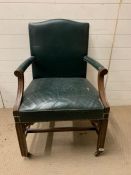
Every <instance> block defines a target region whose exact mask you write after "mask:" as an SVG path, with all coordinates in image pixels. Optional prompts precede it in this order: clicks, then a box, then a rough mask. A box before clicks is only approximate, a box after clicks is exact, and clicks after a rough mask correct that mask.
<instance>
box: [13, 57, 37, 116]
mask: <svg viewBox="0 0 131 175" xmlns="http://www.w3.org/2000/svg"><path fill="white" fill-rule="evenodd" d="M34 59H35V58H34V57H33V56H31V57H30V58H28V59H27V60H25V61H24V62H23V63H22V64H21V65H20V66H19V67H18V68H17V69H16V70H15V72H14V74H15V76H17V77H18V89H17V97H16V101H15V105H14V107H13V115H14V116H18V111H19V107H20V105H21V102H22V99H23V93H24V72H25V70H26V69H27V68H28V67H29V66H30V64H32V62H33V61H34Z"/></svg>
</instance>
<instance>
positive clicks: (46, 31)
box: [29, 19, 89, 78]
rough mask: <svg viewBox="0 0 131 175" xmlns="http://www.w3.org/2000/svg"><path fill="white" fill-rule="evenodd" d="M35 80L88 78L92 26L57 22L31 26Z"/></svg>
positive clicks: (63, 21) (62, 20) (52, 21)
mask: <svg viewBox="0 0 131 175" xmlns="http://www.w3.org/2000/svg"><path fill="white" fill-rule="evenodd" d="M29 36H30V48H31V55H32V56H35V57H36V59H35V61H34V62H33V66H32V68H33V78H48V77H86V62H84V61H83V56H85V55H87V49H88V37H89V24H88V23H80V22H74V21H70V20H64V19H57V20H49V21H46V22H39V23H32V24H29Z"/></svg>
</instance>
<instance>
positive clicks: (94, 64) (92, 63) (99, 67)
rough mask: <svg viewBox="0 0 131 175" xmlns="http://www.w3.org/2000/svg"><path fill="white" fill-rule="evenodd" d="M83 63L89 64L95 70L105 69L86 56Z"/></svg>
mask: <svg viewBox="0 0 131 175" xmlns="http://www.w3.org/2000/svg"><path fill="white" fill-rule="evenodd" d="M84 61H86V62H87V63H89V64H91V65H92V66H93V67H94V68H96V69H97V70H101V69H105V67H104V66H103V65H101V64H100V63H99V62H98V61H96V60H94V59H93V58H90V57H88V56H84Z"/></svg>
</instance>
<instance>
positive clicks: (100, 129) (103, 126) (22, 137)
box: [13, 63, 110, 157]
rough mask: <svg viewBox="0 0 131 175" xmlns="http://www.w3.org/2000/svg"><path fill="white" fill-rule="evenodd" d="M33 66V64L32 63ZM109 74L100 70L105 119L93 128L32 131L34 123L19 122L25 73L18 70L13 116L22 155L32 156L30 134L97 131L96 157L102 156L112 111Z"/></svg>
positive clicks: (94, 124) (105, 70) (99, 86)
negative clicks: (106, 83) (107, 92)
mask: <svg viewBox="0 0 131 175" xmlns="http://www.w3.org/2000/svg"><path fill="white" fill-rule="evenodd" d="M30 64H31V63H30ZM107 73H108V70H107V69H105V68H102V69H100V70H98V92H99V97H100V99H101V101H102V103H103V106H104V119H102V120H90V121H91V124H92V125H93V127H64V128H49V129H31V128H30V125H32V124H33V123H22V122H20V120H19V107H20V105H21V103H22V99H23V93H24V71H20V70H16V71H15V72H14V74H15V75H16V76H17V77H18V90H17V97H16V102H15V105H14V108H13V114H14V116H15V127H16V132H17V137H18V142H19V146H20V151H21V155H22V156H24V157H29V156H30V155H31V154H30V153H29V152H28V149H27V143H26V136H27V134H28V133H41V132H65V131H66V132H67V131H86V130H95V131H96V133H97V134H98V140H97V148H96V152H95V156H98V155H100V154H101V153H102V152H103V151H104V143H105V137H106V131H107V125H108V115H109V111H110V107H109V104H108V102H107V100H106V95H105V88H104V76H105V75H106V74H107Z"/></svg>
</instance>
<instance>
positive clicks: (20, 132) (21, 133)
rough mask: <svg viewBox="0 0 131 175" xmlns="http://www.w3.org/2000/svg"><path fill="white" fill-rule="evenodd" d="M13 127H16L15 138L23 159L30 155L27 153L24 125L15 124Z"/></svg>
mask: <svg viewBox="0 0 131 175" xmlns="http://www.w3.org/2000/svg"><path fill="white" fill-rule="evenodd" d="M15 127H16V133H17V137H18V142H19V147H20V151H21V155H22V156H24V157H29V156H30V153H29V152H28V149H27V143H26V135H25V127H24V124H23V123H15Z"/></svg>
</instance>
